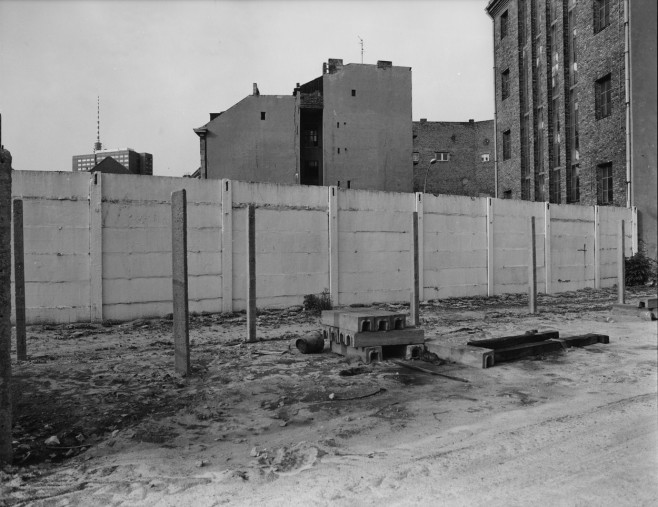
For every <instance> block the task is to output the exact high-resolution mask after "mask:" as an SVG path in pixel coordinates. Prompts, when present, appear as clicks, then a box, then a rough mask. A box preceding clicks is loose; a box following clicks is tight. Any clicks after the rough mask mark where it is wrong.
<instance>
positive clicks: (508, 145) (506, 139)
mask: <svg viewBox="0 0 658 507" xmlns="http://www.w3.org/2000/svg"><path fill="white" fill-rule="evenodd" d="M510 158H512V131H511V130H506V131H505V132H503V160H509V159H510Z"/></svg>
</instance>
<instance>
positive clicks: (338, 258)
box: [12, 171, 637, 324]
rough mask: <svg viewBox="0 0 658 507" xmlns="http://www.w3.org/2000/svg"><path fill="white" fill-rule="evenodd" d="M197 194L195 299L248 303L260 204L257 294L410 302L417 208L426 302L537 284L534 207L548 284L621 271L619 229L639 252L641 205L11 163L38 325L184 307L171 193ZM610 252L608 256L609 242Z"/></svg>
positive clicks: (263, 297) (216, 307) (581, 283)
mask: <svg viewBox="0 0 658 507" xmlns="http://www.w3.org/2000/svg"><path fill="white" fill-rule="evenodd" d="M181 188H185V189H186V190H187V201H188V268H189V297H190V311H192V312H201V311H209V312H220V311H233V310H241V309H244V308H245V307H246V305H245V298H246V285H247V280H246V275H245V273H246V251H247V245H246V232H245V231H246V208H247V206H248V205H254V206H255V207H256V252H257V253H256V273H257V282H256V284H257V294H258V305H259V306H260V307H285V306H290V305H296V304H301V303H302V302H303V298H304V296H305V295H306V294H319V293H321V292H322V291H323V290H324V289H329V290H330V292H331V295H332V298H333V301H334V303H335V304H352V303H365V304H368V303H372V302H376V301H408V299H409V295H410V292H411V288H412V280H413V271H412V266H413V255H412V252H413V250H412V245H413V235H412V231H413V212H414V211H415V212H417V213H418V222H419V227H418V230H419V236H418V242H419V268H420V273H419V279H420V284H421V288H422V290H421V298H422V299H436V298H444V297H454V296H472V295H487V294H498V293H505V292H508V293H513V292H526V291H527V279H528V278H527V277H528V269H527V266H528V245H529V241H528V235H527V224H528V221H527V217H528V216H535V217H536V232H535V233H536V238H535V239H536V249H537V266H538V270H537V281H538V290H539V291H546V292H560V291H564V290H573V289H577V288H581V287H594V286H599V287H607V286H611V285H613V284H614V283H616V252H617V232H616V231H618V227H619V222H620V220H625V221H626V224H627V225H626V235H627V242H626V255H627V256H628V255H630V254H631V253H632V252H633V251H635V250H636V249H637V234H636V228H637V214H636V213H635V212H634V210H630V209H625V208H613V207H585V206H570V205H561V206H557V205H553V204H550V205H549V204H546V203H532V202H520V201H512V200H499V199H492V198H475V197H462V196H446V195H440V196H431V195H425V194H420V193H417V194H412V193H385V192H374V191H365V190H346V189H338V188H336V187H313V186H297V185H273V184H268V183H245V182H236V181H230V180H210V181H208V180H196V179H190V178H166V177H152V176H136V175H115V174H89V173H54V172H32V171H14V173H13V188H12V193H13V196H14V198H21V199H23V201H24V210H25V211H24V227H25V232H24V236H25V252H26V255H25V279H26V301H27V321H28V323H32V324H34V323H39V322H74V321H88V320H103V319H119V320H129V319H135V318H141V317H156V316H163V315H166V314H167V313H170V312H171V311H172V303H171V297H172V289H171V287H172V282H171V272H172V269H171V208H170V203H171V192H172V191H174V190H179V189H181ZM597 252H598V253H597Z"/></svg>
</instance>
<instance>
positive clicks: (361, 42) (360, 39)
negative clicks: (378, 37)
mask: <svg viewBox="0 0 658 507" xmlns="http://www.w3.org/2000/svg"><path fill="white" fill-rule="evenodd" d="M357 37H358V38H359V41H360V42H359V44H361V63H363V39H362V38H361V37H359V36H358V35H357Z"/></svg>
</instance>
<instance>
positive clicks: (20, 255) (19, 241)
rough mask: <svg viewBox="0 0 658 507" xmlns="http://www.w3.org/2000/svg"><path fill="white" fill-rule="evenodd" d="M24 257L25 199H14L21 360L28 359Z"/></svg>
mask: <svg viewBox="0 0 658 507" xmlns="http://www.w3.org/2000/svg"><path fill="white" fill-rule="evenodd" d="M24 259H25V248H24V243H23V200H22V199H14V301H15V302H16V357H17V358H18V360H19V361H26V360H27V340H26V334H25V260H24Z"/></svg>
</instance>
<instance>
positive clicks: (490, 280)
mask: <svg viewBox="0 0 658 507" xmlns="http://www.w3.org/2000/svg"><path fill="white" fill-rule="evenodd" d="M494 261H495V258H494V200H493V199H492V198H491V197H487V295H488V296H493V295H494V294H495V293H496V291H495V287H494V270H495V268H496V267H495V265H494Z"/></svg>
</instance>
